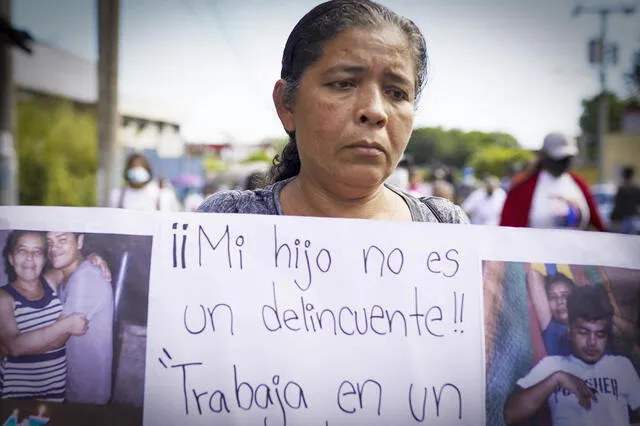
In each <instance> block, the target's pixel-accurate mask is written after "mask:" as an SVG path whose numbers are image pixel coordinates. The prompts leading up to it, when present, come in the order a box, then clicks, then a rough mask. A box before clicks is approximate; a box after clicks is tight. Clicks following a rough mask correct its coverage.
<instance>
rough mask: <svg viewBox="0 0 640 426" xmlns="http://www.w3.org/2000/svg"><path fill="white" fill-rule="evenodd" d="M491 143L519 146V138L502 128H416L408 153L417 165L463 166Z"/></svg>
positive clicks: (502, 145) (507, 146)
mask: <svg viewBox="0 0 640 426" xmlns="http://www.w3.org/2000/svg"><path fill="white" fill-rule="evenodd" d="M490 146H498V147H505V148H518V141H517V140H516V139H515V138H514V137H513V136H511V135H509V134H507V133H502V132H491V133H484V132H477V131H473V132H463V131H461V130H458V129H453V130H443V129H442V128H441V127H423V128H419V129H415V130H414V131H413V133H412V135H411V139H410V140H409V145H408V146H407V149H406V153H407V154H408V155H410V156H411V158H412V159H413V161H414V163H415V164H417V165H430V164H438V163H442V164H448V165H450V166H454V167H463V166H464V165H466V164H467V163H468V162H469V160H470V159H471V157H472V155H473V154H474V153H475V152H477V151H478V150H479V149H483V148H486V147H490Z"/></svg>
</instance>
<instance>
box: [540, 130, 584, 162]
mask: <svg viewBox="0 0 640 426" xmlns="http://www.w3.org/2000/svg"><path fill="white" fill-rule="evenodd" d="M542 152H544V153H546V154H547V155H548V156H549V157H550V158H551V159H553V160H560V159H562V158H567V157H575V156H576V155H577V154H578V144H577V142H576V141H575V139H569V138H567V137H566V136H565V135H563V134H562V133H549V134H548V135H547V136H545V137H544V142H543V143H542Z"/></svg>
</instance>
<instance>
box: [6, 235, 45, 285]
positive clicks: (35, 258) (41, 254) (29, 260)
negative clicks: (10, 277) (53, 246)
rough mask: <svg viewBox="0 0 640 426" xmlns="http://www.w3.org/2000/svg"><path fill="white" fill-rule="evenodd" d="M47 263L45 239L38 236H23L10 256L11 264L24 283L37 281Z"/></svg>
mask: <svg viewBox="0 0 640 426" xmlns="http://www.w3.org/2000/svg"><path fill="white" fill-rule="evenodd" d="M45 262H46V259H45V247H44V238H42V236H41V235H38V234H23V235H21V236H20V237H19V238H18V241H17V242H16V247H15V248H14V249H13V251H12V252H11V254H10V255H9V263H10V264H11V266H13V269H14V270H15V272H16V276H17V277H18V278H19V279H21V280H23V281H33V280H37V279H38V278H39V277H40V274H41V273H42V268H44V264H45Z"/></svg>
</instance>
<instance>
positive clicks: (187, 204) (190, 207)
mask: <svg viewBox="0 0 640 426" xmlns="http://www.w3.org/2000/svg"><path fill="white" fill-rule="evenodd" d="M203 201H204V196H203V195H202V194H201V193H200V191H199V190H198V189H194V188H192V189H190V190H189V193H188V194H187V196H186V197H184V201H183V202H182V204H183V206H184V211H185V212H194V211H196V210H197V209H198V206H200V204H202V202H203Z"/></svg>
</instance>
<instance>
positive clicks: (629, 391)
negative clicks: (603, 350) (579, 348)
mask: <svg viewBox="0 0 640 426" xmlns="http://www.w3.org/2000/svg"><path fill="white" fill-rule="evenodd" d="M556 371H564V372H567V373H570V374H573V375H574V376H576V377H579V378H581V379H583V380H584V381H585V382H586V383H587V385H589V387H591V388H594V389H595V390H596V391H597V393H596V397H597V398H598V401H597V402H595V401H592V402H591V409H590V410H586V409H585V408H583V407H582V406H581V405H580V404H579V403H578V398H576V396H575V395H574V394H572V393H569V392H568V391H567V390H566V389H564V388H558V389H557V390H556V391H555V392H552V393H551V394H550V395H549V397H548V398H547V402H548V403H549V407H550V408H551V419H552V423H553V426H574V425H581V426H628V425H629V413H628V411H627V406H629V407H631V409H632V410H637V409H638V408H639V407H640V377H638V373H637V372H636V370H635V369H634V368H633V365H632V364H631V361H629V360H628V359H627V358H626V357H623V356H616V355H604V356H603V357H602V358H601V359H600V361H598V362H596V363H595V364H587V363H585V362H584V361H582V360H580V359H578V358H576V357H575V356H573V355H569V356H547V357H545V358H543V359H542V360H541V361H540V362H539V363H538V364H537V365H536V366H535V367H533V369H532V370H531V371H530V372H529V374H527V375H526V376H525V377H523V378H522V379H520V380H518V382H517V383H518V386H520V387H522V388H525V389H526V388H530V387H532V386H534V385H536V384H537V383H539V382H541V381H542V380H544V379H546V378H547V377H548V376H550V375H551V374H553V373H554V372H556Z"/></svg>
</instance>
